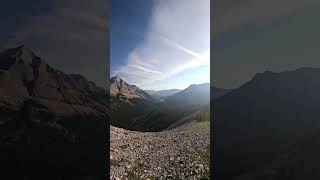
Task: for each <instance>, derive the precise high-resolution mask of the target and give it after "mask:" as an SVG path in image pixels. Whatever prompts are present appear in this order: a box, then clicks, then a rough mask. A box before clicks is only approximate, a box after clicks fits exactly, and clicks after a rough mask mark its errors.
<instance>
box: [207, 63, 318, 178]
mask: <svg viewBox="0 0 320 180" xmlns="http://www.w3.org/2000/svg"><path fill="white" fill-rule="evenodd" d="M319 91H320V69H316V68H301V69H297V70H295V71H288V72H282V73H273V72H270V71H266V72H264V73H260V74H257V75H256V76H255V77H254V78H253V79H252V80H251V81H249V82H248V83H246V84H244V85H243V86H241V87H240V88H238V89H236V90H233V91H231V92H230V93H228V94H226V95H225V96H223V97H221V98H219V99H216V100H215V101H213V103H212V110H213V114H214V116H213V119H214V122H213V123H214V124H215V128H214V137H215V140H214V142H215V150H214V153H215V154H218V155H217V156H215V163H216V165H215V167H216V177H217V179H232V178H233V177H236V176H239V175H240V174H244V173H247V172H250V171H253V170H254V169H255V168H257V167H259V166H263V165H264V164H266V163H269V162H270V161H271V159H274V158H276V157H277V156H279V155H280V154H282V153H285V152H288V151H289V150H290V148H291V147H292V145H294V144H297V143H300V142H302V141H303V140H304V139H306V138H308V137H311V136H312V135H313V134H314V133H317V132H319V131H320V122H319V119H320V112H319V110H318V107H319V105H320V96H318V95H317V94H318V92H319Z"/></svg>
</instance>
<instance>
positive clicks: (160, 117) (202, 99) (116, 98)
mask: <svg viewBox="0 0 320 180" xmlns="http://www.w3.org/2000/svg"><path fill="white" fill-rule="evenodd" d="M110 82H111V86H110V87H111V110H112V112H111V123H112V125H114V126H117V127H122V128H125V129H131V130H140V131H158V130H163V129H165V128H167V127H168V126H169V125H170V124H172V123H174V122H175V121H178V120H179V119H181V118H183V117H184V116H188V115H190V114H192V113H194V112H196V111H197V110H199V109H201V108H202V107H203V106H206V105H208V104H209V103H210V85H209V84H200V85H191V86H189V87H188V88H186V89H185V90H181V91H180V90H175V89H174V90H163V91H159V92H154V91H147V92H149V93H147V92H145V91H143V90H141V89H140V88H138V87H137V86H135V85H130V84H128V83H126V82H125V81H123V80H122V79H121V78H119V77H112V78H111V79H110ZM149 94H151V95H149ZM152 94H153V95H152ZM155 94H158V95H159V94H162V100H163V101H161V102H159V101H158V100H157V99H156V98H157V97H159V96H157V97H155ZM170 94H172V95H170Z"/></svg>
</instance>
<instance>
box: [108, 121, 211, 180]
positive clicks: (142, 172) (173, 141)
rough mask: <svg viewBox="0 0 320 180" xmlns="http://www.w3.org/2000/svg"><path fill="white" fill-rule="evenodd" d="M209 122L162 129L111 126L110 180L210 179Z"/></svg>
mask: <svg viewBox="0 0 320 180" xmlns="http://www.w3.org/2000/svg"><path fill="white" fill-rule="evenodd" d="M209 125H210V124H209V122H208V121H207V122H197V123H196V122H192V123H190V124H187V125H184V126H181V127H179V128H176V129H173V130H168V131H162V132H135V131H128V130H124V129H121V128H116V127H111V148H110V161H111V179H201V178H202V179H209V152H210V149H209V148H210V147H209V144H210V140H209V136H210V135H209V134H210V133H209Z"/></svg>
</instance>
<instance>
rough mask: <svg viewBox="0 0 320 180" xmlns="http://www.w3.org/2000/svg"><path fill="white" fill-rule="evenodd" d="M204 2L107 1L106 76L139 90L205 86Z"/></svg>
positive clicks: (207, 70) (206, 24) (207, 25)
mask: <svg viewBox="0 0 320 180" xmlns="http://www.w3.org/2000/svg"><path fill="white" fill-rule="evenodd" d="M209 7H210V1H209V0H201V1H198V0H185V1H170V0H161V1H160V0H150V1H142V0H132V1H127V0H111V8H110V9H111V14H110V22H111V23H110V32H111V33H110V37H111V41H110V50H111V51H110V53H111V61H110V62H111V63H110V66H111V75H112V76H114V75H118V76H120V77H121V78H123V79H124V80H126V81H127V82H128V83H131V84H135V85H138V86H139V87H141V88H143V89H152V90H160V89H171V88H178V89H184V88H186V87H188V86H189V85H190V84H200V83H209V82H210V60H209V59H210V35H209V34H210V9H209Z"/></svg>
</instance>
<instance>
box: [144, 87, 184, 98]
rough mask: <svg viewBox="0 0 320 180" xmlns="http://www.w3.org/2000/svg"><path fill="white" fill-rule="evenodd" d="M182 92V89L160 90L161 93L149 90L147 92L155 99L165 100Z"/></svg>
mask: <svg viewBox="0 0 320 180" xmlns="http://www.w3.org/2000/svg"><path fill="white" fill-rule="evenodd" d="M180 91H181V90H180V89H166V90H160V91H153V90H147V91H146V92H147V93H149V94H150V95H151V96H152V97H154V98H165V97H168V96H171V95H174V94H176V93H178V92H180Z"/></svg>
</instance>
